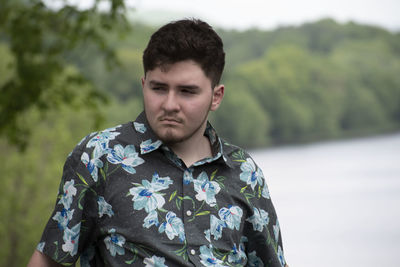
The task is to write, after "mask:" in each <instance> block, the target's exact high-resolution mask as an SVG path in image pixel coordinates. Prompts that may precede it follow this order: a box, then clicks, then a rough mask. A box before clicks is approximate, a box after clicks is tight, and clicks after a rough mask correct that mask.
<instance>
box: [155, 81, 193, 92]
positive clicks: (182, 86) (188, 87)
mask: <svg viewBox="0 0 400 267" xmlns="http://www.w3.org/2000/svg"><path fill="white" fill-rule="evenodd" d="M149 84H150V86H166V87H168V84H167V83H163V82H159V81H155V80H151V81H150V82H149ZM177 87H178V88H179V89H188V90H197V89H199V86H197V85H194V84H182V85H178V86H177Z"/></svg>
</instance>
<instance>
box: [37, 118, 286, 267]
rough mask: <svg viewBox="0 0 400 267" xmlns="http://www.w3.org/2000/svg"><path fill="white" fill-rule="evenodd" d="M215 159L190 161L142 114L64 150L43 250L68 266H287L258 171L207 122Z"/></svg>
mask: <svg viewBox="0 0 400 267" xmlns="http://www.w3.org/2000/svg"><path fill="white" fill-rule="evenodd" d="M205 135H206V136H207V137H208V138H209V140H210V143H211V145H212V152H213V156H212V157H210V158H205V159H203V160H201V161H198V162H196V163H194V164H193V165H192V166H185V164H184V162H183V161H182V160H181V159H179V158H178V156H177V155H176V154H175V153H174V152H173V151H172V150H170V149H169V148H168V147H167V146H165V145H163V143H162V142H161V141H160V140H158V139H157V137H156V135H155V134H154V132H153V131H152V130H151V128H150V127H149V125H148V122H147V120H146V118H145V115H144V113H142V114H140V115H139V117H138V118H137V119H136V121H135V122H133V123H132V122H131V123H127V124H124V125H120V126H117V127H115V128H110V129H106V130H104V131H101V132H97V133H92V134H90V135H88V136H87V137H85V138H84V139H83V140H82V141H81V142H80V143H79V144H78V145H77V146H76V147H75V149H74V150H73V151H72V152H71V154H70V155H69V156H68V158H67V160H66V162H65V166H64V170H63V176H62V181H61V184H60V188H59V194H58V197H57V201H56V206H55V209H54V212H53V214H52V215H51V217H50V219H49V221H48V223H47V226H46V228H45V230H44V233H43V236H42V239H41V241H40V243H39V245H38V247H37V249H38V250H39V251H41V252H43V253H45V254H46V255H48V256H50V257H51V258H52V259H54V260H55V261H56V262H59V263H62V264H63V265H66V266H70V265H72V264H73V263H74V262H75V261H76V260H77V259H78V258H79V257H80V260H81V266H82V267H85V266H128V265H130V266H159V267H164V266H272V267H280V266H284V265H285V259H284V256H283V251H282V239H281V234H280V228H279V223H278V219H277V216H276V213H275V210H274V207H273V205H272V202H271V199H270V195H269V192H268V187H267V184H266V183H265V179H264V176H263V173H262V171H261V170H260V169H259V168H258V167H257V165H256V164H255V163H254V161H253V159H252V158H251V157H250V156H249V155H248V154H247V153H246V152H245V151H244V150H242V149H240V148H238V147H236V146H233V145H230V144H228V143H227V142H225V141H223V140H222V139H220V138H219V137H218V136H217V135H216V132H215V130H214V129H213V128H212V127H211V125H210V124H209V123H208V125H207V130H206V132H205Z"/></svg>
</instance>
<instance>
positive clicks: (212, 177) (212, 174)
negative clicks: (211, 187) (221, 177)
mask: <svg viewBox="0 0 400 267" xmlns="http://www.w3.org/2000/svg"><path fill="white" fill-rule="evenodd" d="M217 171H218V169H216V170H215V171H213V172H212V173H211V177H210V181H212V180H213V179H214V176H215V174H216V173H217Z"/></svg>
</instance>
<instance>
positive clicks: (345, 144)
mask: <svg viewBox="0 0 400 267" xmlns="http://www.w3.org/2000/svg"><path fill="white" fill-rule="evenodd" d="M251 154H252V156H253V157H254V159H255V160H256V161H257V163H258V164H259V165H260V167H261V168H262V169H263V172H264V175H265V176H266V177H267V182H268V184H269V189H270V192H271V196H272V199H273V202H274V204H275V208H276V209H277V212H278V216H279V220H280V224H281V229H282V234H283V241H284V244H283V245H284V249H285V256H286V259H287V261H288V263H289V264H290V267H317V266H318V267H321V266H322V267H347V266H348V267H350V266H351V267H358V266H360V267H381V266H385V267H398V266H400V133H399V134H394V135H386V136H380V137H374V138H362V139H354V140H347V141H338V142H327V143H319V144H311V145H304V146H295V147H284V148H277V149H269V150H266V151H261V150H260V151H252V152H251Z"/></svg>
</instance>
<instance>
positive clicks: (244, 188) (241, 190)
mask: <svg viewBox="0 0 400 267" xmlns="http://www.w3.org/2000/svg"><path fill="white" fill-rule="evenodd" d="M246 188H247V185H246V186H245V187H242V189H240V193H243V192H244V190H246Z"/></svg>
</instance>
